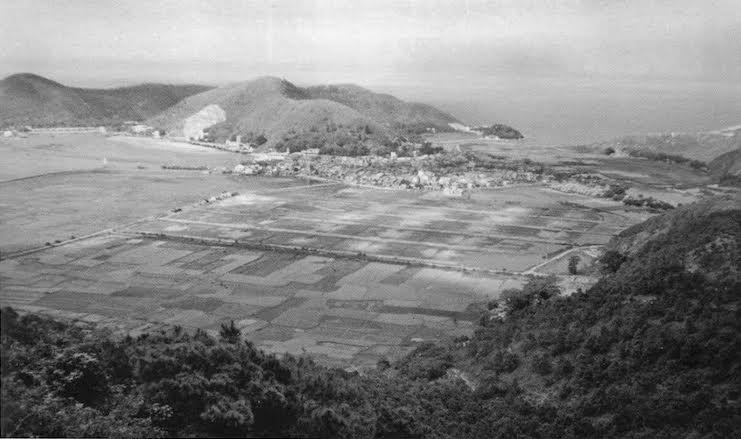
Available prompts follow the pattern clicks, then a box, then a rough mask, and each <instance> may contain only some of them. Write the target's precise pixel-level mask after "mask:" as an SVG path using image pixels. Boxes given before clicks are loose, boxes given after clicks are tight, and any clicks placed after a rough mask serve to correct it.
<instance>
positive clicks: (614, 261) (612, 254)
mask: <svg viewBox="0 0 741 439" xmlns="http://www.w3.org/2000/svg"><path fill="white" fill-rule="evenodd" d="M627 259H628V258H626V257H625V255H623V254H621V253H620V252H618V251H617V250H607V251H606V252H605V253H604V254H603V255H602V256H601V257H600V258H599V259H598V261H597V262H598V263H599V264H600V266H601V271H602V273H605V274H610V273H615V272H617V271H618V269H620V266H621V265H623V263H624V262H625V261H626V260H627Z"/></svg>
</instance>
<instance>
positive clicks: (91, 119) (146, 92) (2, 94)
mask: <svg viewBox="0 0 741 439" xmlns="http://www.w3.org/2000/svg"><path fill="white" fill-rule="evenodd" d="M208 89H209V87H205V86H200V85H167V84H141V85H137V86H133V87H122V88H113V89H86V88H74V87H67V86H65V85H62V84H60V83H58V82H54V81H52V80H49V79H47V78H44V77H41V76H38V75H33V74H30V73H21V74H16V75H11V76H8V77H7V78H5V79H3V80H2V81H0V126H3V127H9V126H24V125H30V126H65V125H66V126H70V125H72V126H74V125H111V124H117V123H120V122H123V121H126V120H137V121H139V120H144V119H146V118H148V117H151V116H153V115H155V114H157V113H159V112H161V111H163V110H164V109H166V108H168V107H171V106H172V105H174V104H176V103H177V102H178V101H180V100H181V99H183V98H185V97H187V96H190V95H193V94H196V93H200V92H202V91H205V90H208Z"/></svg>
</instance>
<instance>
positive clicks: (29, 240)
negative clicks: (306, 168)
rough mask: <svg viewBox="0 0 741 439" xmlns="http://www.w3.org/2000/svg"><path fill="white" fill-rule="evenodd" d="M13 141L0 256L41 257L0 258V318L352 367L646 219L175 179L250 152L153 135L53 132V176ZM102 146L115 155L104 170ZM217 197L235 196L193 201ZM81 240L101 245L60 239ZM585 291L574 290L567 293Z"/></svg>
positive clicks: (521, 195) (0, 221)
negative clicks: (242, 340)
mask: <svg viewBox="0 0 741 439" xmlns="http://www.w3.org/2000/svg"><path fill="white" fill-rule="evenodd" d="M79 139H82V140H81V143H79V144H78V143H77V141H78V140H79ZM19 141H20V142H24V141H28V142H30V143H28V144H24V145H25V146H24V145H21V146H18V145H17V144H11V146H7V144H5V146H2V147H6V148H7V149H8V150H9V151H11V153H10V154H11V156H12V157H14V160H16V165H17V166H18V167H19V169H16V170H14V171H13V170H10V171H7V172H9V173H8V174H6V175H5V177H4V178H5V179H4V180H3V181H2V182H1V183H0V197H1V198H0V200H1V202H2V204H3V206H2V207H3V209H2V210H1V211H0V249H2V250H3V251H4V253H5V254H7V253H8V252H9V251H14V252H17V251H18V250H27V249H31V250H30V251H26V252H17V253H15V254H13V255H11V257H10V258H8V257H3V258H2V259H1V260H0V305H2V306H6V305H10V306H14V307H16V308H19V309H25V310H29V311H38V312H42V313H47V314H50V315H54V316H58V317H63V318H70V319H79V320H84V321H90V322H96V323H97V324H99V325H101V326H106V327H110V328H111V329H112V330H114V331H117V332H120V333H129V334H137V333H141V332H143V331H147V330H152V329H157V328H158V327H162V326H163V325H180V326H183V327H186V328H201V329H205V330H207V331H211V332H217V331H218V328H219V325H220V324H221V323H223V322H227V321H230V320H234V321H235V322H236V324H237V325H238V326H239V327H240V328H241V329H242V332H243V334H244V335H245V336H246V337H248V338H249V339H250V340H252V341H254V342H255V343H256V344H257V345H258V346H260V347H261V348H263V349H265V350H266V351H269V352H275V353H284V352H289V353H292V354H302V353H307V354H312V355H314V356H315V357H316V358H318V359H319V360H320V361H323V362H325V363H329V364H336V365H342V366H349V365H354V366H367V365H372V364H374V363H375V362H376V361H377V360H378V359H379V358H381V357H388V358H392V359H393V358H398V357H399V356H401V355H403V354H404V353H406V352H408V351H409V350H411V349H413V348H414V346H415V345H416V344H417V343H419V342H421V341H424V340H434V339H438V338H440V337H443V336H449V335H457V334H468V333H470V332H471V331H472V330H473V327H474V325H475V321H476V320H477V318H478V311H477V309H478V306H480V304H481V303H483V302H486V301H488V300H491V299H492V298H496V297H498V295H499V294H500V292H501V291H502V290H504V289H506V288H516V287H519V286H521V285H522V284H523V283H524V282H525V281H526V280H527V275H530V274H543V273H557V274H565V272H564V270H565V268H564V262H563V261H564V260H565V259H564V258H565V257H566V256H565V255H566V254H568V253H566V252H574V251H577V252H579V251H582V248H583V249H584V251H587V249H588V248H590V247H589V246H593V245H599V244H602V243H605V242H606V241H607V240H608V239H609V238H610V237H611V236H613V235H614V234H616V233H618V232H619V231H620V230H622V229H624V228H625V227H627V226H629V225H631V224H634V223H636V222H638V221H640V220H641V219H642V217H641V216H640V215H636V214H635V212H631V211H626V210H625V209H624V208H623V206H622V205H621V204H619V203H615V202H611V201H605V200H598V199H592V198H588V197H582V196H578V195H567V194H562V193H559V192H555V191H552V190H549V189H547V188H544V187H542V186H538V185H523V186H518V187H509V188H503V189H491V190H484V191H479V192H474V193H473V194H472V195H471V197H470V199H463V198H460V197H457V198H454V197H448V196H445V195H443V194H441V193H432V192H421V191H420V192H413V191H387V190H379V189H368V188H359V187H354V186H348V185H344V184H338V183H316V182H310V181H303V180H299V179H286V178H269V177H248V176H225V175H221V174H207V173H201V172H197V171H167V170H162V169H160V165H161V164H163V163H173V162H176V160H175V157H179V158H178V159H177V161H179V164H183V165H202V164H205V165H207V166H216V165H219V164H220V163H223V164H225V165H229V164H230V163H229V161H230V160H237V158H238V156H236V155H232V154H226V153H222V152H218V151H210V150H206V152H204V151H202V150H199V149H195V150H189V149H187V148H186V149H184V150H179V149H178V148H179V147H178V146H177V145H175V146H172V145H170V146H168V145H167V144H166V143H163V144H159V143H151V142H152V141H150V140H146V139H142V140H141V142H142V143H141V144H140V143H139V140H137V139H126V140H125V141H117V140H110V139H105V138H102V137H97V138H95V137H93V138H88V137H84V136H82V137H80V136H70V137H63V136H59V137H58V138H57V139H56V140H55V142H57V143H59V144H60V145H62V146H60V147H58V148H57V147H55V148H56V149H51V150H48V151H47V153H45V154H44V157H46V160H48V161H49V163H48V169H47V168H46V166H47V164H45V165H43V166H41V165H38V164H36V163H35V162H34V160H35V158H34V157H36V156H35V155H34V154H36V153H35V152H31V153H29V154H30V155H24V151H26V149H24V148H31V149H33V148H34V146H33V145H34V143H33V142H37V143H38V142H41V140H39V139H35V140H34V139H30V140H29V139H21V140H19ZM41 143H43V142H41ZM101 145H102V146H101ZM98 147H100V148H102V149H106V148H108V149H111V151H109V152H107V153H106V157H108V158H107V164H106V167H103V166H102V162H101V163H99V162H98V158H97V157H98V156H97V155H96V154H98V152H99V149H97V148H98ZM120 148H134V149H135V150H137V151H151V154H150V156H149V159H148V161H137V162H121V164H120V165H117V163H119V162H118V161H117V160H116V157H117V154H122V155H124V156H127V153H126V152H121V151H119V149H120ZM158 148H164V149H158ZM168 148H171V149H168ZM173 148H174V149H173ZM70 150H71V151H76V152H74V154H72V153H69V152H68V151H70ZM19 151H20V152H19ZM49 151H51V152H49ZM55 151H56V152H55ZM68 154H72V156H73V158H71V159H70V158H69V157H68ZM148 154H149V153H142V156H141V158H142V160H144V159H145V158H146V156H147V155H148ZM211 154H214V155H213V156H212V155H211ZM223 155H226V157H223ZM134 156H136V154H134ZM24 157H25V159H24ZM65 157H67V159H69V160H72V161H71V162H70V161H65V160H66V159H65ZM235 157H237V158H235ZM24 160H25V161H24ZM57 160H58V161H57ZM220 161H221V162H220ZM70 163H71V164H70ZM24 166H25V168H23V167H24ZM55 166H56V167H55ZM21 168H23V169H25V170H23V169H21ZM42 168H43V169H42ZM11 171H12V172H15V173H16V174H17V175H11V174H12V172H11ZM38 172H42V173H40V174H39V173H38ZM18 175H21V176H18ZM223 191H229V192H238V195H237V196H234V197H232V198H228V199H224V200H222V201H217V202H211V203H206V204H204V203H200V202H199V200H202V199H203V198H206V197H208V196H210V195H214V194H217V193H220V192H223ZM174 208H178V209H177V210H174ZM96 232H98V233H96ZM73 234H74V235H76V236H78V237H79V236H81V235H86V234H90V236H87V237H84V238H82V239H79V238H78V239H74V240H69V241H66V240H67V239H69V237H70V235H73ZM57 239H58V240H60V241H61V242H60V243H58V244H53V245H50V246H43V243H45V242H51V243H53V242H54V241H55V240H57ZM39 245H41V247H40V248H36V249H34V247H37V246H39ZM587 253H588V251H587ZM584 260H585V261H586V260H587V259H586V257H585V258H584ZM589 281H590V279H588V278H582V277H578V276H577V277H568V276H564V277H563V281H562V285H563V286H564V287H565V288H566V290H567V292H568V291H572V290H575V289H576V288H581V287H584V286H585V285H587V284H588V283H589Z"/></svg>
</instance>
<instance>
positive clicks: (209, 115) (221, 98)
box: [149, 77, 456, 148]
mask: <svg viewBox="0 0 741 439" xmlns="http://www.w3.org/2000/svg"><path fill="white" fill-rule="evenodd" d="M221 111H223V115H221ZM454 121H456V119H455V118H454V117H453V116H451V115H449V114H446V113H443V112H442V111H439V110H437V109H435V108H434V107H431V106H428V105H424V104H414V103H407V102H404V101H401V100H399V99H396V98H394V97H393V96H389V95H384V94H378V93H373V92H371V91H369V90H366V89H364V88H361V87H358V86H355V85H338V86H334V85H330V86H317V87H308V88H301V87H297V86H295V85H294V84H292V83H290V82H288V81H286V80H284V79H279V78H275V77H262V78H258V79H254V80H251V81H246V82H241V83H238V84H233V85H228V86H225V87H220V88H217V89H213V90H209V91H206V92H204V93H200V94H198V95H195V96H191V97H189V98H186V99H184V100H183V101H182V102H180V103H178V104H177V105H175V106H174V107H172V108H170V109H168V110H166V111H164V112H163V113H162V114H159V115H157V116H155V117H153V118H151V119H150V120H149V124H150V125H152V126H155V127H159V128H163V129H164V130H165V131H167V133H168V134H169V135H172V136H186V137H190V135H189V134H190V133H197V132H198V130H204V132H208V133H209V134H210V135H211V136H213V140H215V141H223V140H224V139H226V138H229V137H232V136H234V135H242V136H243V138H245V139H248V140H251V141H252V140H254V139H255V138H258V137H259V136H263V137H264V139H266V140H267V141H266V142H265V143H264V147H265V148H267V147H273V146H275V145H276V144H279V143H280V142H283V141H288V140H290V139H294V138H295V137H296V136H300V135H304V134H305V135H307V136H310V137H317V139H315V140H316V143H321V141H322V140H327V139H329V140H330V141H332V142H338V143H343V142H345V140H342V139H341V138H340V137H348V138H349V139H351V140H357V139H359V138H360V139H362V140H369V141H372V142H377V143H380V142H383V141H384V140H388V139H389V138H391V137H393V136H394V135H396V134H400V133H408V132H410V131H411V132H422V131H424V130H425V129H427V128H436V129H450V128H448V123H449V122H454ZM326 133H329V134H326ZM338 133H339V134H338ZM340 134H341V136H340ZM312 142H313V140H312ZM340 146H342V145H340Z"/></svg>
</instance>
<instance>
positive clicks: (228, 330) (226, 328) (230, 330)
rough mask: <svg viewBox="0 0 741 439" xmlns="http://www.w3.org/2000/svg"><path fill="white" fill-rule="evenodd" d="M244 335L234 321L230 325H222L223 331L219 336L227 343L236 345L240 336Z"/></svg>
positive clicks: (220, 331) (220, 330) (221, 330)
mask: <svg viewBox="0 0 741 439" xmlns="http://www.w3.org/2000/svg"><path fill="white" fill-rule="evenodd" d="M240 335H242V331H240V330H239V328H237V326H236V325H235V324H234V320H231V321H230V322H229V324H228V325H227V324H226V323H222V324H221V329H219V336H220V337H221V338H222V339H224V340H225V341H227V342H229V343H236V342H237V341H239V336H240Z"/></svg>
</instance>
